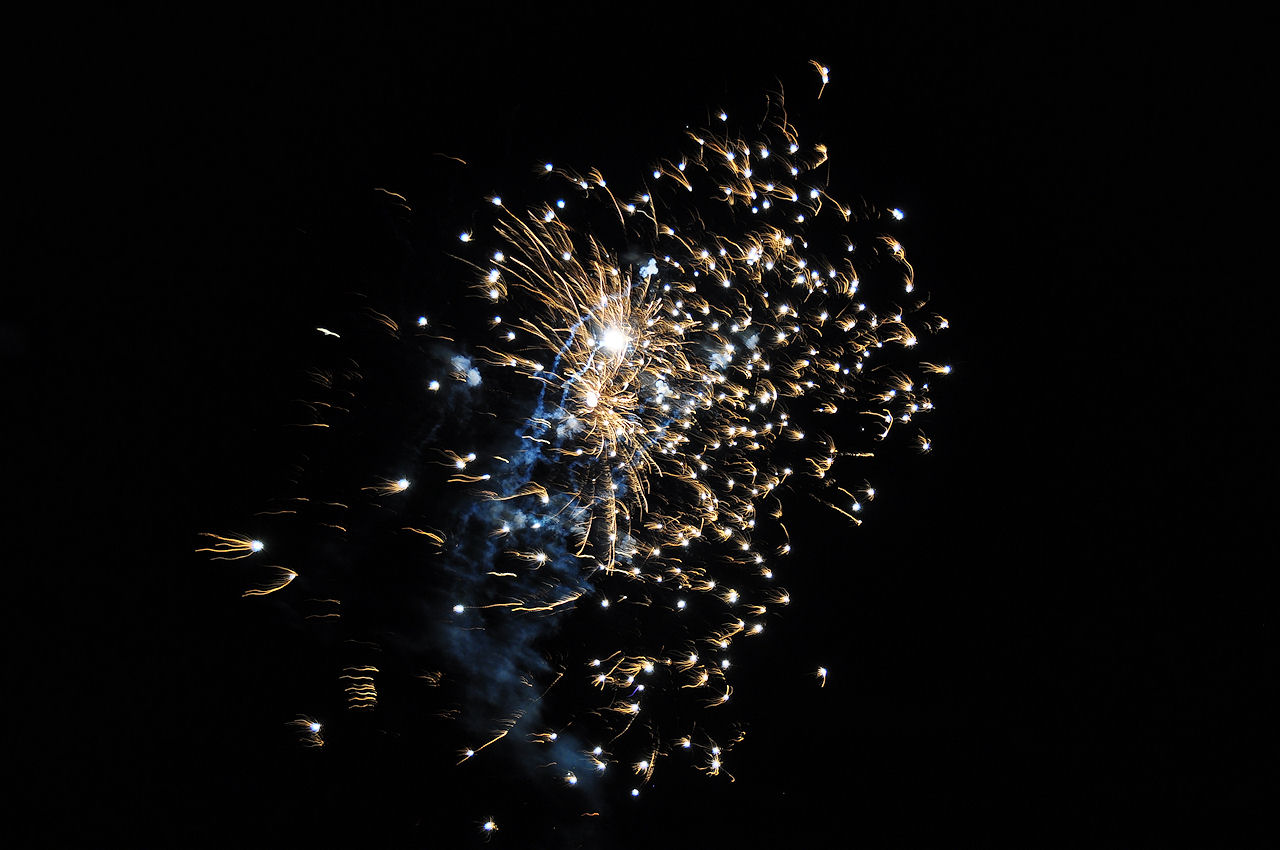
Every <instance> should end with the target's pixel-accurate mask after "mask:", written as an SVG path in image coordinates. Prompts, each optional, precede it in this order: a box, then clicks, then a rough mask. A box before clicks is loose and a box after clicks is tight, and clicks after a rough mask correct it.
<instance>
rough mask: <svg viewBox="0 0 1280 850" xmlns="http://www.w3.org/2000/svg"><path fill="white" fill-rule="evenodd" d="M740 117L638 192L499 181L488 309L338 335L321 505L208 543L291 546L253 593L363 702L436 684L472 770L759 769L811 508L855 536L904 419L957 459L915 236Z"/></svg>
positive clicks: (357, 704) (492, 209)
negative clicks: (755, 756)
mask: <svg viewBox="0 0 1280 850" xmlns="http://www.w3.org/2000/svg"><path fill="white" fill-rule="evenodd" d="M815 67H817V68H818V69H819V70H820V73H821V76H822V81H823V85H825V84H826V78H827V72H826V69H825V68H822V66H821V65H819V64H818V63H815ZM710 123H711V124H712V125H713V128H712V129H706V130H700V131H696V132H690V133H689V134H688V140H687V143H686V146H685V147H686V151H685V153H684V154H682V155H678V156H675V157H673V158H667V159H662V160H660V161H658V162H657V163H655V164H654V165H653V166H652V167H651V168H649V169H648V170H647V171H646V172H645V173H643V174H639V175H635V174H633V175H627V176H628V178H629V179H630V180H631V182H630V183H629V185H628V188H627V189H626V190H625V191H624V190H620V189H617V188H616V187H615V186H614V185H612V184H610V183H609V182H607V181H606V179H605V176H604V175H603V174H601V173H600V172H598V171H596V170H588V171H586V172H584V173H578V172H576V171H574V170H571V169H569V168H563V167H559V166H557V165H555V164H553V163H547V164H546V165H545V166H542V167H541V168H540V170H541V171H542V172H543V179H545V180H546V181H547V186H548V190H547V198H548V200H547V201H546V202H545V203H539V204H534V205H532V206H530V207H528V208H524V207H522V208H519V209H513V208H509V207H508V205H507V204H506V203H504V201H503V200H502V199H501V198H500V197H491V198H489V199H488V201H489V202H490V203H488V204H485V205H484V210H483V212H482V213H481V214H479V215H478V216H477V218H476V219H475V220H474V222H473V224H472V226H470V227H468V229H466V230H465V231H463V232H461V233H460V235H459V236H458V241H457V242H456V247H455V249H454V250H453V254H454V256H455V259H456V262H455V264H454V268H455V270H456V271H457V272H458V274H459V275H463V276H465V278H466V280H465V282H466V283H469V284H470V285H471V287H472V294H473V295H474V296H475V299H477V301H476V303H478V304H481V305H487V306H486V307H485V309H487V310H488V311H489V312H488V313H486V314H484V316H483V321H480V322H474V321H470V320H466V321H464V320H463V319H465V317H463V316H462V314H463V313H466V312H471V310H470V308H467V309H462V308H459V309H458V310H457V311H455V313H456V314H455V315H439V314H435V313H431V312H428V313H427V314H426V315H423V316H413V315H410V314H408V313H405V314H404V315H388V314H386V313H383V312H380V311H377V310H373V309H366V310H364V311H362V312H361V313H360V314H358V315H353V316H349V317H348V318H347V319H345V320H343V322H344V323H343V324H342V326H341V327H339V326H338V324H337V323H335V324H334V326H333V327H332V328H330V327H325V328H320V329H318V339H319V340H320V341H321V342H323V343H324V344H325V345H326V346H328V347H329V354H328V357H329V358H330V362H329V363H328V364H327V365H325V366H322V367H318V368H317V369H316V370H315V372H314V373H313V377H314V379H315V383H316V384H317V386H318V387H319V388H320V396H321V397H320V398H318V399H317V400H314V401H312V402H310V403H309V405H308V409H309V410H310V411H311V414H310V416H311V418H310V419H309V420H308V421H307V422H305V423H301V424H303V425H305V426H307V428H309V429H315V430H317V431H320V432H322V433H323V434H324V436H325V438H326V439H327V441H328V445H329V448H328V449H327V452H326V453H320V454H316V455H313V457H316V456H318V457H321V458H322V459H321V460H319V461H315V462H313V464H312V466H311V468H309V469H308V470H307V471H306V472H305V473H302V474H300V475H299V477H298V484H299V487H300V489H302V490H303V491H304V492H305V495H303V496H297V497H294V498H292V499H287V500H283V501H282V502H281V503H280V504H279V505H275V506H273V507H272V508H271V509H270V510H267V511H264V512H262V513H261V514H260V515H259V521H260V522H261V524H262V526H263V528H262V530H261V531H260V532H259V533H256V534H254V535H238V534H232V533H222V534H208V535H206V538H205V540H206V543H205V544H204V545H202V547H201V551H203V552H207V553H209V554H210V555H211V556H213V557H215V558H219V559H231V560H241V559H245V560H246V563H249V564H256V562H258V561H260V560H261V559H268V560H271V561H276V560H277V559H278V560H279V561H280V563H281V564H284V563H287V564H288V566H282V565H272V566H267V567H262V566H256V565H255V566H253V567H252V568H251V569H252V570H253V572H252V575H253V576H254V577H253V579H252V584H251V586H250V587H249V589H248V590H246V592H245V593H246V595H254V596H263V595H269V596H272V597H273V598H277V594H280V595H283V594H293V595H296V597H297V602H296V604H297V606H298V607H299V608H300V609H301V610H305V611H306V614H305V616H306V618H307V620H308V622H310V623H311V624H313V625H314V627H315V628H316V629H319V630H330V631H329V633H330V634H331V635H332V636H334V637H335V639H336V640H341V641H342V642H343V645H344V646H346V647H348V649H347V650H346V652H347V654H348V655H349V656H350V658H349V662H344V664H343V668H342V670H341V672H340V674H339V681H340V684H341V686H342V689H343V692H344V694H345V699H346V703H347V706H348V708H349V709H351V710H353V711H365V712H368V711H377V710H381V708H380V706H379V702H378V699H379V692H378V683H379V679H380V677H381V676H383V675H384V674H385V673H384V668H388V672H389V668H391V667H394V668H396V669H397V670H399V671H400V672H401V673H404V674H407V675H409V676H412V677H413V678H414V679H415V680H416V681H417V682H418V683H419V684H420V685H421V686H422V687H423V688H424V689H425V690H424V692H425V694H426V695H425V696H424V697H423V698H424V700H425V701H426V704H428V705H429V706H430V708H429V709H428V713H430V714H432V715H433V716H436V717H440V718H444V720H445V721H447V723H448V726H449V728H450V729H451V730H452V731H451V732H450V733H448V734H446V735H445V737H452V738H453V739H454V740H453V741H452V742H451V743H450V745H449V746H448V747H442V749H441V753H440V758H441V759H442V760H444V759H451V760H452V761H453V762H455V763H456V764H457V765H458V769H461V770H465V769H467V768H468V763H470V762H472V761H477V760H482V759H486V758H492V759H506V760H508V761H510V762H512V763H519V764H521V765H534V764H536V765H537V767H536V768H530V769H534V770H536V771H538V772H542V773H544V774H548V775H550V776H551V777H553V778H554V779H555V781H557V782H560V783H563V784H565V785H568V786H584V785H588V784H595V785H596V786H597V787H599V788H601V789H615V790H617V793H619V794H622V795H638V794H640V793H642V791H643V789H644V787H645V786H646V784H648V783H651V782H652V781H653V778H654V776H655V773H656V772H657V771H658V770H659V768H660V766H661V768H662V769H679V767H678V765H679V764H681V763H683V764H684V765H685V766H686V767H687V768H688V769H696V770H700V771H703V772H705V773H707V774H711V775H722V776H726V777H731V775H732V774H731V772H730V769H729V763H730V762H729V754H730V751H731V750H732V749H733V747H734V746H735V745H736V744H738V743H739V742H740V741H741V740H742V738H743V731H742V729H741V728H740V727H738V726H737V725H736V724H735V723H734V721H733V718H732V708H731V706H730V705H728V704H731V703H732V702H733V701H734V700H735V699H737V698H738V694H736V693H735V691H734V670H733V663H734V660H735V659H736V658H737V657H739V655H740V654H741V653H746V652H750V651H752V650H754V649H756V647H755V646H752V644H753V642H757V641H763V640H765V638H763V637H762V634H763V633H764V632H765V631H766V624H767V623H768V622H769V621H770V619H771V617H772V615H774V614H775V613H776V612H778V611H779V610H780V609H783V608H785V607H786V606H787V604H788V603H789V602H790V596H789V594H788V591H787V590H786V588H785V586H784V580H785V576H786V556H787V554H788V553H789V552H790V550H791V541H790V538H789V535H788V531H787V525H786V522H785V521H784V516H783V507H784V505H785V504H787V503H789V502H794V501H797V500H798V499H803V500H806V501H807V500H812V501H810V502H809V504H814V503H819V504H821V505H822V506H823V510H824V511H825V513H826V515H827V516H828V517H829V520H826V521H828V522H829V523H830V525H831V533H832V534H833V535H834V534H840V533H842V532H843V530H844V529H845V528H847V526H848V525H850V524H858V523H860V513H861V512H862V510H863V507H864V505H865V504H866V503H867V502H869V501H870V500H871V499H873V498H874V496H875V490H874V489H873V488H872V487H871V486H870V484H868V483H866V482H865V481H862V480H861V479H859V481H858V482H857V483H856V484H854V483H850V484H847V486H846V485H844V484H842V483H840V475H841V474H846V475H847V474H849V473H852V474H854V475H857V474H858V471H859V470H858V465H859V463H860V460H859V459H860V458H865V457H868V456H870V455H871V454H872V453H873V452H874V451H875V450H876V447H877V444H878V443H879V442H880V441H883V440H884V439H885V438H887V437H889V436H890V434H891V432H895V431H898V430H901V429H903V428H907V429H909V435H908V439H912V440H914V441H915V445H916V448H917V449H918V450H921V451H927V450H928V449H929V447H930V443H929V440H928V438H927V437H926V436H925V435H924V434H922V433H921V432H919V431H918V430H916V428H915V426H914V423H915V422H916V420H917V419H918V418H919V417H920V416H921V415H923V414H924V413H927V412H928V411H930V410H931V408H932V405H931V402H930V400H929V380H930V379H931V377H932V376H934V375H938V374H945V373H946V372H948V371H949V368H948V367H946V366H940V365H936V364H933V363H929V362H922V361H921V360H920V356H919V353H918V350H917V346H918V344H919V343H920V341H921V337H922V336H923V335H925V334H927V333H930V332H934V331H937V330H940V329H942V328H945V327H946V321H945V320H944V319H942V318H941V317H939V316H936V315H933V314H930V313H927V312H925V310H924V307H925V300H924V299H923V298H922V297H921V296H920V295H919V294H917V293H916V292H915V284H914V279H913V271H912V267H911V265H910V264H909V263H908V262H907V259H906V253H905V250H904V248H903V246H902V245H901V244H900V243H899V242H898V241H897V240H896V239H895V238H893V236H891V235H886V231H889V232H891V231H892V228H893V225H894V224H895V222H896V221H897V220H899V219H901V218H902V213H901V212H900V211H898V210H887V211H886V210H878V209H872V208H867V207H864V206H858V207H856V208H855V207H853V206H850V205H846V204H845V203H842V202H841V201H840V200H838V199H837V198H836V197H834V196H833V195H832V194H831V193H830V192H829V188H828V184H827V172H828V168H827V164H828V151H827V149H826V148H825V147H824V146H823V145H820V144H813V143H812V142H810V141H806V139H805V138H803V137H802V135H801V134H800V132H799V131H798V130H797V129H796V128H794V127H793V126H792V125H791V124H790V123H789V121H788V119H787V116H786V112H785V108H784V104H783V102H782V99H781V97H780V96H775V97H771V98H770V101H769V106H768V110H767V114H766V116H765V120H764V121H763V122H761V123H760V124H759V125H758V126H755V127H752V128H751V129H750V130H749V131H747V132H746V133H745V135H739V134H737V133H735V132H733V131H732V130H731V128H732V126H733V124H732V123H731V121H730V119H729V116H727V115H725V114H723V113H721V114H719V115H717V116H714V117H713V119H712V121H711V122H710ZM387 197H388V198H389V199H392V200H394V201H395V202H396V203H399V204H402V205H403V206H404V207H405V208H406V209H408V207H409V206H410V205H411V200H407V199H404V198H402V197H400V196H399V195H396V194H394V193H390V192H388V193H387ZM864 297H865V298H866V299H868V300H866V301H864V300H863V298H864ZM873 300H874V305H873V304H872V301H873ZM375 373H376V374H377V375H378V376H379V379H380V380H379V381H377V382H374V381H371V380H367V379H366V375H369V374H375ZM388 376H389V377H388ZM375 383H376V384H377V385H378V386H381V387H390V389H381V390H379V389H377V388H371V385H373V384H375ZM380 393H381V395H380ZM389 399H394V400H395V402H394V405H393V404H392V403H391V402H390V401H389ZM406 401H407V403H408V404H410V405H411V406H412V409H413V410H414V413H413V414H412V415H411V416H408V417H400V420H397V421H392V420H391V418H390V417H389V415H388V411H389V410H396V409H400V408H403V407H404V405H405V404H406ZM837 437H839V439H837ZM370 441H377V442H378V443H379V448H377V449H376V450H371V449H370V448H369V445H368V444H369V443H370ZM371 457H372V458H376V459H375V460H372V461H371V460H370V458H371ZM357 459H359V460H360V461H361V462H363V463H372V466H360V464H359V463H357ZM374 540H377V541H382V542H379V543H377V544H374V543H373V542H371V541H374ZM386 541H391V542H386ZM374 553H376V555H375V554H374ZM308 564H311V565H313V567H312V569H310V570H309V569H308ZM388 598H392V599H394V600H395V601H394V602H390V603H388V602H386V599H388ZM380 665H381V666H380ZM811 672H813V675H814V677H815V679H816V686H820V685H822V684H825V681H826V677H827V670H826V669H825V668H818V667H816V665H815V667H814V670H813V671H811ZM292 725H294V726H295V727H296V729H297V731H298V734H299V736H300V738H301V741H302V743H303V744H304V745H306V746H310V747H322V746H324V745H325V739H324V738H323V737H322V732H321V723H320V721H318V720H316V719H313V718H311V717H299V718H298V719H296V720H294V721H292ZM525 752H529V753H533V755H530V756H528V757H525V756H524V755H522V753H525ZM619 775H620V776H622V777H623V780H622V781H621V783H617V782H614V781H613V780H612V779H611V777H616V776H619ZM601 793H602V794H604V793H612V792H611V791H601ZM497 828H498V827H497V824H496V823H495V822H494V821H493V820H486V821H485V822H484V827H483V829H484V831H486V832H491V831H494V830H496V829H497Z"/></svg>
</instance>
